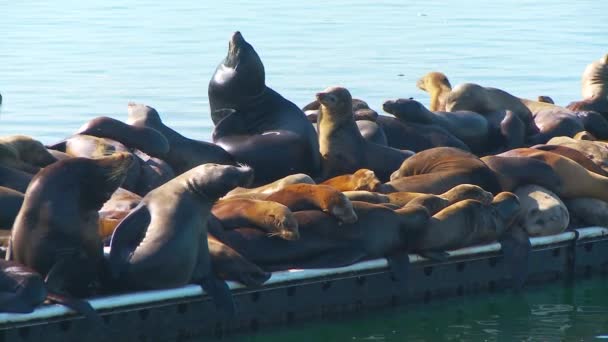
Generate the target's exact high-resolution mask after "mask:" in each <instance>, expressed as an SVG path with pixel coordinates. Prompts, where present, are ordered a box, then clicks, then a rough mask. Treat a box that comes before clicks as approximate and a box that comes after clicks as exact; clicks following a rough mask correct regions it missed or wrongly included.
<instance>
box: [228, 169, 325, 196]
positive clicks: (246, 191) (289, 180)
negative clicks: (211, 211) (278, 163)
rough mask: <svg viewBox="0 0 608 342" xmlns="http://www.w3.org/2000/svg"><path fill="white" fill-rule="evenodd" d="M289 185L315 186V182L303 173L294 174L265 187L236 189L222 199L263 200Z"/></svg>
mask: <svg viewBox="0 0 608 342" xmlns="http://www.w3.org/2000/svg"><path fill="white" fill-rule="evenodd" d="M291 184H315V181H314V180H313V179H312V178H310V176H309V175H305V174H303V173H296V174H293V175H289V176H285V177H283V178H281V179H279V180H276V181H274V182H272V183H269V184H266V185H262V186H259V187H257V188H241V187H237V188H235V189H234V190H231V191H230V192H229V193H228V194H226V196H224V198H232V197H245V198H254V199H256V198H257V199H264V198H266V197H267V196H268V195H271V194H273V193H275V192H277V191H280V190H281V189H283V188H284V187H286V186H288V185H291Z"/></svg>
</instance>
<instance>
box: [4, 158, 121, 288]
mask: <svg viewBox="0 0 608 342" xmlns="http://www.w3.org/2000/svg"><path fill="white" fill-rule="evenodd" d="M132 160H133V158H132V156H131V155H130V154H127V153H118V154H114V155H112V156H109V157H104V158H99V159H88V158H72V159H67V160H62V161H58V162H56V163H53V164H52V165H49V166H47V167H45V168H44V169H43V170H42V171H40V172H39V173H38V174H36V176H35V177H34V179H33V180H32V183H31V184H30V186H29V187H28V189H27V191H26V193H25V198H24V201H23V205H22V206H21V210H20V211H19V214H18V215H17V218H16V219H15V224H14V225H13V231H12V236H11V246H10V248H9V250H8V252H7V260H15V261H17V262H19V263H21V264H24V265H26V266H28V267H31V268H33V269H34V270H36V271H37V272H39V273H40V274H41V275H42V276H43V277H46V278H47V283H49V282H51V281H50V280H49V279H50V278H53V279H55V280H54V281H57V282H58V283H61V284H63V285H64V286H65V288H63V289H55V290H61V291H64V292H67V293H69V294H73V295H76V296H83V295H87V294H89V292H90V288H89V286H90V285H91V284H92V283H94V282H95V280H96V279H98V277H99V275H100V274H99V273H100V270H101V269H102V265H103V244H102V241H101V237H100V236H99V231H98V229H99V227H98V225H99V223H98V220H99V215H98V213H97V211H98V210H99V209H100V208H101V206H102V205H103V203H104V202H106V201H107V200H108V199H109V198H110V196H111V195H112V193H113V192H114V191H115V190H116V189H117V188H118V187H119V186H120V184H121V183H122V181H123V180H124V179H125V176H126V172H127V169H128V168H129V165H130V164H131V163H132Z"/></svg>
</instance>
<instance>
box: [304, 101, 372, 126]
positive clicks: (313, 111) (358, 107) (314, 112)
mask: <svg viewBox="0 0 608 342" xmlns="http://www.w3.org/2000/svg"><path fill="white" fill-rule="evenodd" d="M320 108H321V104H320V102H319V100H314V101H312V102H311V103H309V104H307V105H306V106H304V107H303V108H302V111H303V112H304V113H306V117H307V118H308V121H310V122H311V123H317V120H318V118H319V110H320ZM352 108H353V116H354V117H355V120H356V121H360V120H366V121H376V118H377V117H378V112H376V111H375V110H373V109H371V108H369V105H368V104H367V102H365V101H363V100H360V99H353V105H352Z"/></svg>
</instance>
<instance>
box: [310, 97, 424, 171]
mask: <svg viewBox="0 0 608 342" xmlns="http://www.w3.org/2000/svg"><path fill="white" fill-rule="evenodd" d="M316 96H317V99H318V100H319V102H320V103H321V112H320V113H321V115H320V116H319V122H318V131H319V152H320V153H321V170H322V171H321V173H322V177H323V178H325V179H328V178H331V177H335V176H339V175H342V174H345V173H352V172H355V171H357V170H359V169H361V168H368V169H371V170H373V171H374V172H375V173H376V175H377V176H378V178H379V179H380V180H384V181H386V180H388V178H389V176H390V174H391V172H393V171H394V170H395V169H396V168H398V167H399V165H401V163H402V162H403V161H404V160H405V159H407V158H409V157H410V156H412V155H413V152H411V151H403V150H398V149H394V148H391V147H387V146H381V145H378V144H374V143H370V142H368V141H366V140H365V139H363V137H362V136H361V133H360V132H359V129H358V128H357V125H356V124H355V120H354V119H353V112H352V97H351V95H350V92H349V91H348V90H347V89H346V88H342V87H330V88H327V89H325V90H324V91H323V92H320V93H317V95H316Z"/></svg>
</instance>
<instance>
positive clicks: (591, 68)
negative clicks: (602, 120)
mask: <svg viewBox="0 0 608 342" xmlns="http://www.w3.org/2000/svg"><path fill="white" fill-rule="evenodd" d="M581 95H582V96H583V100H581V101H575V102H571V103H570V104H568V106H567V108H568V109H571V110H574V111H581V110H592V111H596V112H599V113H600V114H602V115H608V54H606V55H604V57H602V58H600V59H599V60H597V61H594V62H592V63H591V64H589V65H587V67H586V68H585V70H584V71H583V75H582V77H581Z"/></svg>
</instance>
